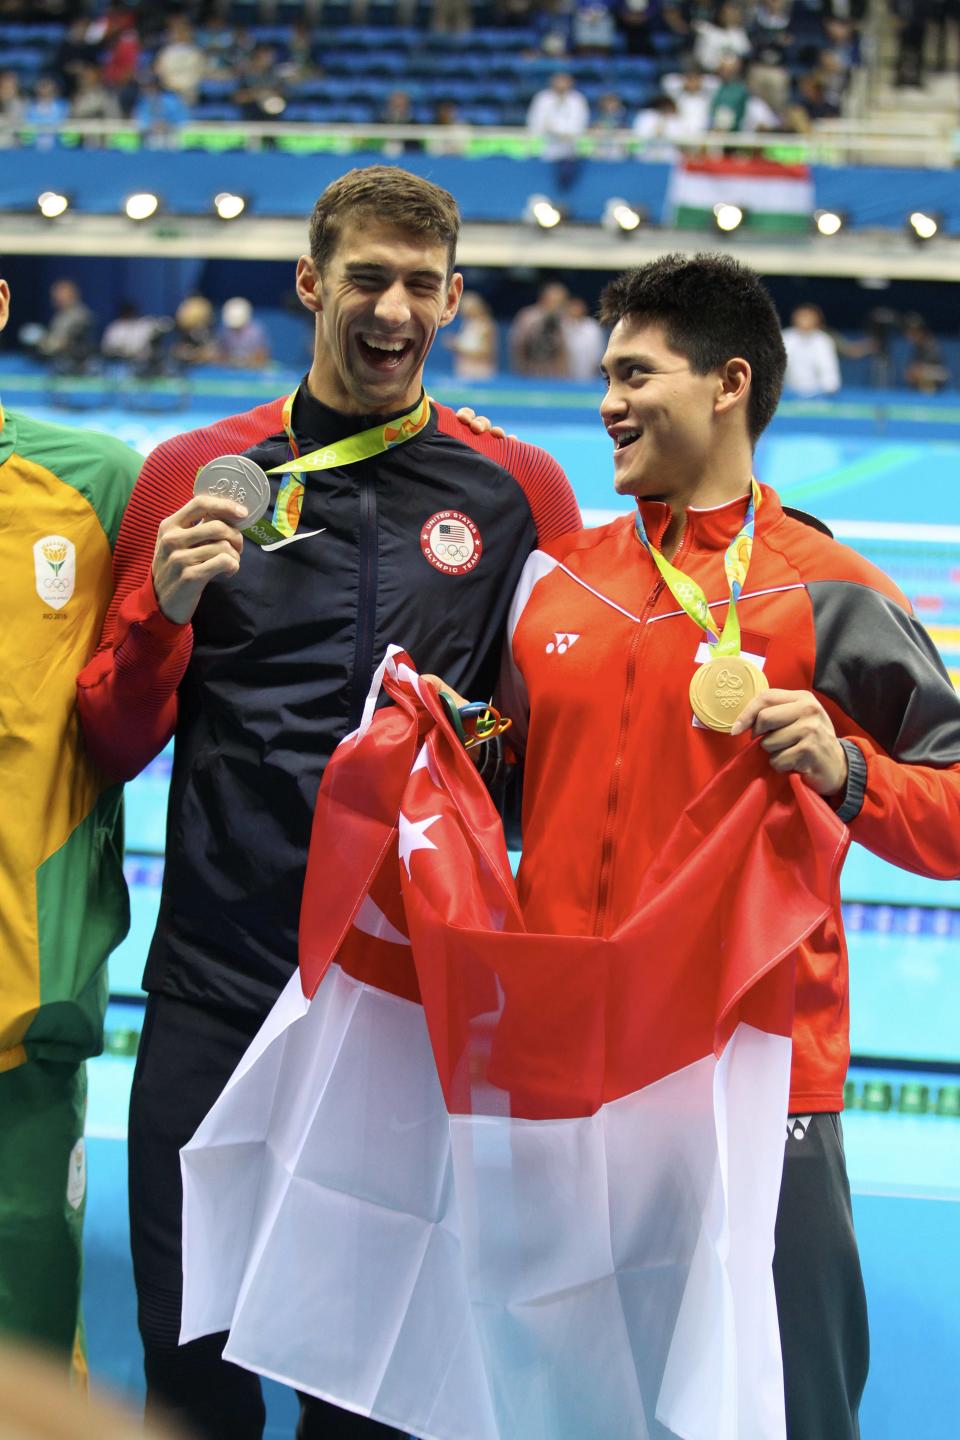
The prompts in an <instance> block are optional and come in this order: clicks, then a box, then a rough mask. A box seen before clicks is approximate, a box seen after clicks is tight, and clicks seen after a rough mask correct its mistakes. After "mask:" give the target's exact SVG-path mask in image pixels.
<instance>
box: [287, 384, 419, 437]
mask: <svg viewBox="0 0 960 1440" xmlns="http://www.w3.org/2000/svg"><path fill="white" fill-rule="evenodd" d="M422 394H423V391H422V390H420V391H418V392H417V394H416V395H415V396H414V397H413V399H412V400H411V401H410V403H409V404H404V405H401V406H400V407H399V408H394V409H392V410H389V411H386V412H383V413H380V412H378V413H375V414H374V413H363V414H361V413H360V411H356V410H343V409H341V408H340V407H339V406H337V405H331V404H330V403H329V402H328V401H326V400H324V399H323V398H322V397H321V396H319V395H317V393H316V391H315V390H314V389H313V387H312V385H311V384H310V377H309V376H307V379H306V381H305V382H303V383H301V385H300V388H299V390H298V391H297V398H296V400H295V401H294V405H293V429H294V433H295V434H296V435H297V437H298V438H299V437H301V436H303V437H309V439H311V440H316V441H319V442H320V443H321V444H324V445H325V444H328V443H329V442H331V441H333V440H343V439H344V438H345V437H346V436H347V435H356V434H357V433H358V432H360V431H361V430H369V429H370V428H371V427H372V426H374V425H379V424H383V423H384V422H385V421H388V420H394V419H396V418H397V417H398V416H400V415H406V413H407V412H408V411H409V410H411V409H412V408H413V406H414V405H416V403H417V401H418V400H419V399H420V396H421V395H422Z"/></svg>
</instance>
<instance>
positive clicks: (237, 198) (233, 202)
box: [213, 190, 247, 220]
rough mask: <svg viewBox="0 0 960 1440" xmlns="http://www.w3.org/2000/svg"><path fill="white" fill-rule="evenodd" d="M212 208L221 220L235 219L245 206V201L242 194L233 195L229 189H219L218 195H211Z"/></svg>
mask: <svg viewBox="0 0 960 1440" xmlns="http://www.w3.org/2000/svg"><path fill="white" fill-rule="evenodd" d="M213 208H214V209H215V210H216V212H217V214H218V215H219V216H220V219H221V220H236V219H237V217H238V216H239V215H242V214H243V212H244V210H246V208H247V202H246V200H245V199H244V198H243V196H242V195H234V194H232V193H231V191H229V190H221V191H220V193H219V195H215V196H214V197H213Z"/></svg>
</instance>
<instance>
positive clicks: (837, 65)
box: [814, 50, 848, 115]
mask: <svg viewBox="0 0 960 1440" xmlns="http://www.w3.org/2000/svg"><path fill="white" fill-rule="evenodd" d="M814 73H815V74H816V75H817V76H818V77H819V79H820V82H821V85H822V88H823V96H824V99H825V100H826V103H827V104H828V105H830V106H832V107H833V108H834V110H835V111H836V113H837V114H838V115H839V114H840V111H841V108H842V106H843V97H844V94H845V93H846V89H847V79H848V71H847V67H846V65H845V64H844V62H843V57H842V55H841V54H840V53H839V52H838V51H836V50H821V51H820V54H819V56H818V58H817V64H816V66H815V68H814Z"/></svg>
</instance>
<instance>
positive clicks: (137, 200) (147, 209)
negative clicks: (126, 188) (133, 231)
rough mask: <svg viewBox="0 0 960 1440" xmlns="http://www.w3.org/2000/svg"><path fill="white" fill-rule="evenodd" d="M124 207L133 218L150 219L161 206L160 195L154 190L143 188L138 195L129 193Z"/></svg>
mask: <svg viewBox="0 0 960 1440" xmlns="http://www.w3.org/2000/svg"><path fill="white" fill-rule="evenodd" d="M123 208H124V210H125V211H126V212H127V215H128V216H129V217H130V219H131V220H149V219H150V217H151V215H156V213H157V211H158V210H159V208H160V197H159V195H154V193H153V191H152V190H141V191H138V192H137V194H136V195H128V196H127V198H126V200H125V201H124V204H123Z"/></svg>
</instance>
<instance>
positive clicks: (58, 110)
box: [24, 75, 67, 150]
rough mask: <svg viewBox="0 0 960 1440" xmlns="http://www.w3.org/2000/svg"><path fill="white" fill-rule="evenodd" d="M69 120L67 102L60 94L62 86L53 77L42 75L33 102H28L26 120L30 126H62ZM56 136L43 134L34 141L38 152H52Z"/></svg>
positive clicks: (35, 89)
mask: <svg viewBox="0 0 960 1440" xmlns="http://www.w3.org/2000/svg"><path fill="white" fill-rule="evenodd" d="M66 118H67V102H66V100H64V98H63V96H62V95H61V94H60V86H59V85H58V84H57V82H56V80H55V79H54V78H53V76H52V75H41V76H40V77H39V78H38V80H37V83H36V86H35V88H34V92H33V98H32V100H28V101H27V108H26V111H25V113H24V119H25V121H26V122H27V124H28V125H62V124H63V122H64V120H66ZM56 143H57V140H56V136H55V135H53V134H44V133H41V134H39V135H38V136H37V138H36V140H35V141H34V146H35V148H36V149H37V150H52V149H53V147H54V146H55V145H56Z"/></svg>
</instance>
